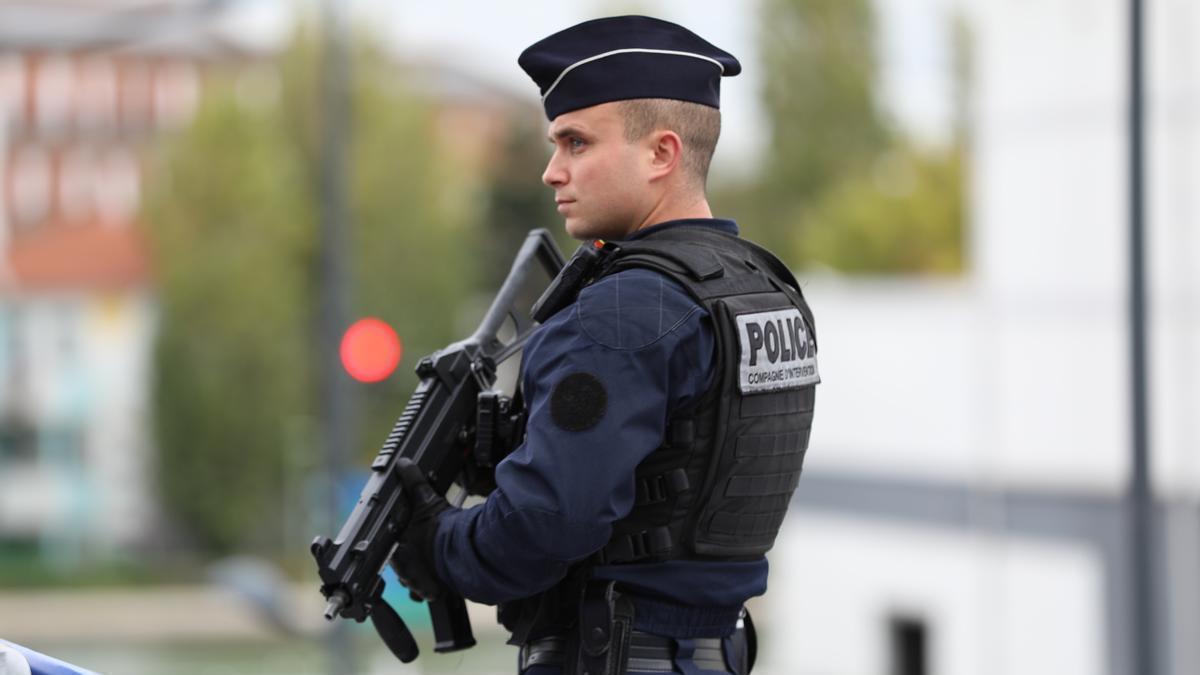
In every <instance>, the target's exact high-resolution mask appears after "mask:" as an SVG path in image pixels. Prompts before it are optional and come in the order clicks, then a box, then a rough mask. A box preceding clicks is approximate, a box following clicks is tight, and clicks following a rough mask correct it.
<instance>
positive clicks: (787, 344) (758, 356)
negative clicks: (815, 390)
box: [737, 308, 821, 394]
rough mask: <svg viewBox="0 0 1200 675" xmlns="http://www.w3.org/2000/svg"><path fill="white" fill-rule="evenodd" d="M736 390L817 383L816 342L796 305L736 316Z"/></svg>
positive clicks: (803, 385)
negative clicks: (738, 361)
mask: <svg viewBox="0 0 1200 675" xmlns="http://www.w3.org/2000/svg"><path fill="white" fill-rule="evenodd" d="M737 331H738V344H739V346H740V350H741V357H742V360H741V364H740V365H739V366H738V391H740V392H742V393H743V394H751V393H755V392H762V391H775V390H778V389H799V388H800V387H807V386H811V385H814V384H817V383H818V382H820V381H821V375H820V374H819V373H818V372H817V345H816V341H814V340H813V336H812V333H811V332H810V331H809V330H808V325H807V324H805V323H804V317H803V316H802V315H801V314H800V310H798V309H796V308H789V309H780V310H776V311H773V312H757V313H754V314H742V315H739V316H738V317H737Z"/></svg>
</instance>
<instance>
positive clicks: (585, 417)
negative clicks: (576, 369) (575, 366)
mask: <svg viewBox="0 0 1200 675" xmlns="http://www.w3.org/2000/svg"><path fill="white" fill-rule="evenodd" d="M607 409H608V392H606V391H605V390H604V384H603V383H601V382H600V380H598V379H596V376H595V375H592V374H591V373H571V374H570V375H568V376H566V377H564V378H563V379H562V380H560V381H559V382H558V384H556V385H554V392H553V393H552V394H551V395H550V417H551V418H552V419H553V420H554V423H555V424H557V425H558V426H559V427H561V428H562V429H564V430H566V431H585V430H587V429H591V428H592V427H594V426H596V423H597V422H599V421H600V419H601V418H602V417H604V412H605V410H607Z"/></svg>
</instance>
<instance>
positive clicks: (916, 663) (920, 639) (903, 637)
mask: <svg viewBox="0 0 1200 675" xmlns="http://www.w3.org/2000/svg"><path fill="white" fill-rule="evenodd" d="M888 630H889V633H890V636H889V637H890V642H891V669H890V670H889V671H888V672H890V673H891V675H928V673H929V654H928V636H927V631H926V628H925V622H924V621H923V620H921V619H918V618H915V617H911V616H893V617H892V618H891V620H890V621H889V622H888Z"/></svg>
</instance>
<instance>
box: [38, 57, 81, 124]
mask: <svg viewBox="0 0 1200 675" xmlns="http://www.w3.org/2000/svg"><path fill="white" fill-rule="evenodd" d="M35 72H36V73H37V75H36V79H35V80H34V82H35V85H36V89H35V91H34V104H35V111H34V112H35V114H36V115H37V122H38V128H39V129H41V130H42V131H43V132H53V131H59V130H60V129H62V127H63V126H64V125H65V124H66V122H67V115H68V113H70V112H71V109H72V107H73V103H74V93H75V72H74V67H73V66H72V65H71V61H70V60H69V59H67V58H66V57H65V56H47V57H46V58H44V59H42V60H41V61H40V62H39V63H38V67H37V70H36V71H35Z"/></svg>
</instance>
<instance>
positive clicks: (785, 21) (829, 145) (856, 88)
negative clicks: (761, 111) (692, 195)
mask: <svg viewBox="0 0 1200 675" xmlns="http://www.w3.org/2000/svg"><path fill="white" fill-rule="evenodd" d="M759 33H760V39H759V41H758V43H759V44H760V45H762V67H763V69H764V73H763V78H762V81H763V85H762V87H763V88H762V100H763V105H764V107H765V109H766V114H767V119H768V120H769V123H770V129H769V131H768V138H769V141H768V143H767V151H766V154H765V157H764V159H763V170H762V173H761V175H760V176H759V179H758V183H757V185H756V186H754V187H753V189H751V190H750V194H748V195H744V196H743V197H742V199H739V200H738V201H740V202H742V203H741V204H739V206H740V207H741V208H743V209H746V211H745V212H746V213H747V215H748V216H749V218H748V219H747V234H748V235H749V236H751V237H752V238H755V239H758V240H759V241H761V242H762V243H764V244H766V245H767V246H768V247H771V248H773V249H778V250H785V249H787V248H789V246H788V245H787V244H788V243H789V242H790V240H792V238H793V235H794V232H793V229H794V227H795V224H796V222H797V221H798V220H799V219H800V218H801V217H802V214H803V211H804V209H805V208H807V207H808V206H810V204H811V202H812V201H813V199H814V198H816V197H817V196H818V195H820V194H821V193H822V192H823V191H825V190H826V189H828V188H829V187H830V186H831V185H834V184H836V183H837V182H838V181H839V180H841V179H842V178H843V177H845V176H849V175H855V174H859V173H861V172H862V171H863V170H865V169H868V168H869V167H870V166H871V164H872V163H873V161H874V160H875V158H876V157H877V156H878V155H879V154H881V153H882V152H883V151H884V150H885V149H886V147H887V145H888V141H889V133H888V130H887V128H886V125H885V123H884V121H883V118H882V114H881V112H880V109H879V105H878V103H877V101H876V97H875V84H876V70H877V67H876V58H875V44H874V19H873V15H872V11H871V6H870V2H869V1H868V0H764V2H763V5H762V9H761V15H760V23H759Z"/></svg>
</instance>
